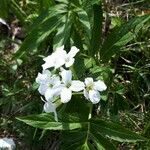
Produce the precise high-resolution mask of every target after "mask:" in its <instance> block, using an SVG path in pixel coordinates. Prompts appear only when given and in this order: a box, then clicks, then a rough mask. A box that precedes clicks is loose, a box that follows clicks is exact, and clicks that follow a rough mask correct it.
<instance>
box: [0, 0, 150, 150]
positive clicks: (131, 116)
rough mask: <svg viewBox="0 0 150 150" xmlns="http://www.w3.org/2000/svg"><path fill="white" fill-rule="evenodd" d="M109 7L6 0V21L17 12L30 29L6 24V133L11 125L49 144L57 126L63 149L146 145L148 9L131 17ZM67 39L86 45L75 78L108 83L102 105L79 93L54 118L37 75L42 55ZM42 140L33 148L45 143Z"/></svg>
mask: <svg viewBox="0 0 150 150" xmlns="http://www.w3.org/2000/svg"><path fill="white" fill-rule="evenodd" d="M139 3H142V2H140V1H139ZM1 6H4V7H2V8H1ZM20 6H21V7H20ZM129 6H130V7H131V8H134V7H136V6H139V5H138V3H136V4H134V2H133V3H132V2H131V3H127V5H125V6H122V7H121V9H123V8H124V7H125V8H128V7H129ZM108 7H109V4H106V3H105V2H104V1H99V0H91V1H88V0H70V1H69V0H53V1H49V0H45V1H42V0H38V1H35V0H34V1H25V2H24V1H21V0H20V1H19V0H11V3H10V2H9V1H5V0H1V1H0V8H1V12H0V18H3V19H5V20H6V21H7V22H8V24H9V22H11V19H12V18H13V19H14V18H17V20H18V21H19V23H20V26H21V27H23V28H24V30H25V32H26V33H27V34H26V35H25V39H24V40H22V39H21V40H20V39H19V38H17V37H15V38H12V37H13V36H14V33H11V31H10V29H8V27H6V30H7V32H10V33H9V34H7V33H3V34H1V35H0V55H1V57H2V59H1V60H0V69H1V74H0V82H1V83H2V84H1V86H0V87H1V93H0V95H1V98H0V108H1V109H0V112H1V116H0V120H1V122H0V126H1V128H2V130H0V131H1V132H2V131H4V130H7V131H8V132H12V131H11V129H12V130H13V131H15V133H16V134H17V136H19V138H21V134H25V136H26V142H27V141H28V138H30V140H29V141H28V145H29V147H31V145H32V143H34V142H35V141H37V140H39V139H42V140H41V141H40V142H39V145H40V144H41V145H43V143H46V139H47V138H48V137H49V133H51V134H57V136H58V137H59V138H58V141H57V145H58V147H57V146H56V147H57V148H58V149H60V148H61V149H65V150H67V149H68V150H69V149H83V150H99V149H118V148H119V149H120V147H121V146H123V147H125V148H127V149H130V148H131V146H134V148H137V149H148V147H149V143H150V142H149V135H150V134H149V132H150V125H149V116H150V111H149V106H150V103H149V100H150V99H149V95H150V80H149V76H150V73H149V72H150V71H149V70H150V65H149V62H150V53H149V50H150V49H149V44H150V43H149V41H150V40H149V38H150V37H149V35H150V34H149V28H150V25H149V22H150V15H149V14H144V15H141V16H139V15H137V14H138V13H137V14H136V12H134V15H133V14H132V12H130V13H131V14H132V15H130V16H129V20H128V21H126V19H125V17H124V16H121V17H120V16H119V17H118V16H117V17H113V16H111V15H110V14H109V13H108V11H109V8H108ZM131 10H132V9H131ZM121 11H123V10H121ZM12 13H13V16H12V18H11V17H10V16H11V15H12ZM108 21H110V25H109V27H108V28H109V30H108V33H107V29H106V26H107V23H108ZM0 32H1V30H0ZM2 32H3V31H2ZM11 36H12V37H11ZM22 41H23V42H22ZM14 45H15V46H16V45H17V47H15V48H14ZM62 45H64V46H65V49H66V50H67V51H68V50H69V49H70V47H71V46H73V45H75V46H76V47H78V48H79V49H80V53H79V54H78V55H77V58H76V61H75V64H74V66H73V68H72V69H73V72H74V77H75V78H76V79H81V80H83V79H84V78H85V77H93V78H95V79H97V80H99V79H101V80H104V81H105V83H106V84H107V87H108V88H107V91H105V92H103V93H102V95H101V101H100V103H98V104H96V105H93V104H91V103H90V102H89V101H86V100H85V99H84V97H83V96H81V95H73V98H72V99H71V101H70V102H69V103H67V104H59V105H58V107H57V112H58V122H56V121H55V120H54V117H53V115H52V114H51V113H50V114H49V113H41V112H42V102H41V100H40V96H39V95H38V94H37V85H36V84H35V78H36V75H37V73H38V72H39V70H41V68H40V66H41V64H42V63H43V62H42V58H43V57H44V56H47V55H49V54H50V53H52V51H53V50H55V49H56V48H57V47H59V46H62ZM8 46H13V48H12V47H11V50H10V49H9V47H8ZM18 47H19V48H18ZM10 114H11V115H10ZM31 114H35V115H31ZM25 115H27V116H25ZM16 116H17V119H18V120H19V121H17V120H15V117H16ZM18 116H21V117H18ZM22 116H25V117H22ZM20 121H22V122H24V123H26V124H27V125H30V126H33V127H35V128H39V129H36V131H35V129H34V128H31V127H29V126H27V125H25V124H23V123H21V122H20ZM22 126H23V128H22ZM17 128H18V129H17ZM26 128H27V131H29V132H28V133H31V134H29V135H27V133H26V131H25V129H26ZM49 130H50V131H49ZM53 130H56V131H55V132H54V131H53ZM41 131H42V133H41ZM34 132H35V136H34V137H33V138H34V140H33V139H32V135H33V133H34ZM53 132H54V133H53ZM18 134H19V135H18ZM36 135H37V137H36ZM55 136H56V135H55ZM57 136H56V137H57ZM51 139H52V137H51ZM59 140H60V141H59ZM35 143H36V142H35ZM39 145H36V144H35V145H34V146H33V147H34V148H35V149H36V148H41V149H42V147H41V146H39ZM36 146H37V147H36ZM43 149H44V148H43ZM45 149H46V148H45Z"/></svg>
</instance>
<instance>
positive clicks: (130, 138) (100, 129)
mask: <svg viewBox="0 0 150 150" xmlns="http://www.w3.org/2000/svg"><path fill="white" fill-rule="evenodd" d="M91 124H92V126H93V128H95V130H96V131H97V133H98V134H101V135H103V136H105V137H108V138H111V139H113V140H116V141H119V142H137V141H145V140H146V138H144V137H142V136H140V135H138V134H136V133H134V132H132V131H129V130H127V129H126V128H124V127H122V126H120V125H118V124H116V123H112V122H105V121H103V120H91Z"/></svg>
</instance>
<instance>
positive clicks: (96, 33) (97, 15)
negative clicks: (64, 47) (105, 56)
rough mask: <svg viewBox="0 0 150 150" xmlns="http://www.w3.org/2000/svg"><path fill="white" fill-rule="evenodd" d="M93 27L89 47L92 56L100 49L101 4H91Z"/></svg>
mask: <svg viewBox="0 0 150 150" xmlns="http://www.w3.org/2000/svg"><path fill="white" fill-rule="evenodd" d="M93 13H94V18H93V20H94V21H93V28H92V38H91V47H90V52H91V55H92V56H94V55H95V54H96V53H97V52H98V51H99V49H100V46H101V37H102V17H103V12H102V6H101V5H97V4H95V5H93Z"/></svg>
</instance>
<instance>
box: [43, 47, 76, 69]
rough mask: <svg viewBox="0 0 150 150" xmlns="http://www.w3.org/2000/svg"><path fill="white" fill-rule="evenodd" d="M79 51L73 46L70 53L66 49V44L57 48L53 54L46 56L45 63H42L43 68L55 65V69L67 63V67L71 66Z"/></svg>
mask: <svg viewBox="0 0 150 150" xmlns="http://www.w3.org/2000/svg"><path fill="white" fill-rule="evenodd" d="M77 52H79V49H77V48H76V47H75V46H72V47H71V50H70V52H69V53H67V52H66V51H65V50H64V46H61V47H59V48H57V49H56V51H55V52H54V53H52V55H50V56H48V57H46V58H44V61H45V63H44V64H43V65H42V67H43V69H44V70H45V69H47V68H51V67H54V68H55V69H58V68H60V67H61V66H63V65H65V67H67V68H68V67H70V66H72V65H73V63H74V56H75V55H76V54H77Z"/></svg>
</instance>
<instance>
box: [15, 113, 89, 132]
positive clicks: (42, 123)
mask: <svg viewBox="0 0 150 150" xmlns="http://www.w3.org/2000/svg"><path fill="white" fill-rule="evenodd" d="M17 119H18V120H20V121H22V122H24V123H26V124H28V125H30V126H33V127H35V128H40V129H44V130H73V129H78V128H81V127H82V126H84V125H86V124H87V123H86V122H83V124H82V123H81V122H72V123H71V121H70V122H63V121H61V120H59V121H58V122H56V121H55V120H54V116H52V115H50V114H45V113H44V114H39V115H30V116H26V117H18V118H17ZM74 121H75V120H74Z"/></svg>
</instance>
